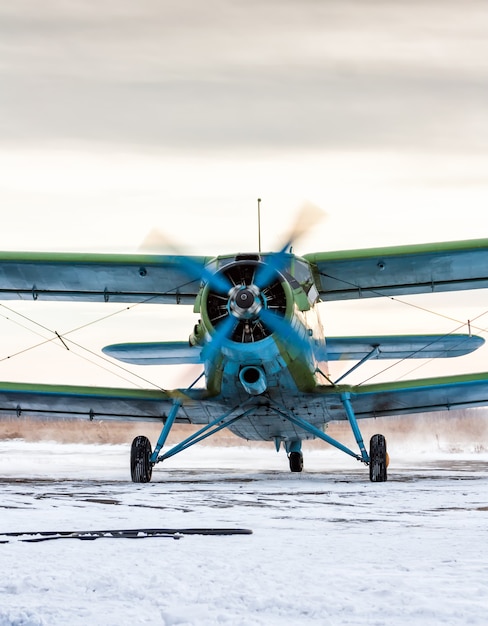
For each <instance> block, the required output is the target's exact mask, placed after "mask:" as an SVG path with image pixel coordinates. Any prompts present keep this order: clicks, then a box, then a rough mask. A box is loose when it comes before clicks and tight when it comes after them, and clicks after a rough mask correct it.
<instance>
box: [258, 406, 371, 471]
mask: <svg viewBox="0 0 488 626" xmlns="http://www.w3.org/2000/svg"><path fill="white" fill-rule="evenodd" d="M348 395H349V394H342V395H341V400H342V403H343V404H344V408H345V410H346V414H347V419H348V420H349V423H350V424H351V428H352V431H353V433H354V436H355V438H356V441H357V443H358V446H359V450H360V451H361V454H357V452H353V451H352V450H350V449H349V448H348V447H347V446H345V445H343V444H342V443H340V442H339V441H337V439H334V438H333V437H330V436H329V435H326V434H325V433H324V432H323V431H322V430H320V429H319V428H317V427H316V426H314V425H313V424H311V423H310V422H307V420H304V419H303V418H301V417H298V416H297V415H295V414H294V413H292V412H291V411H288V409H286V408H285V407H281V406H280V405H279V404H277V403H275V402H271V403H270V405H269V408H270V409H272V410H273V411H274V412H275V413H276V414H277V415H280V416H281V417H284V418H285V419H287V420H288V421H290V422H291V423H292V424H295V426H298V427H299V428H301V429H303V430H304V431H305V432H308V433H310V434H311V435H313V436H314V437H317V438H318V439H322V441H325V443H328V444H329V445H331V446H333V447H334V448H337V449H338V450H341V451H342V452H345V453H346V454H348V455H349V456H352V457H353V458H355V459H357V460H358V461H361V462H362V463H365V464H366V465H368V464H369V456H368V453H367V452H366V449H365V447H364V442H363V438H362V435H361V431H360V430H359V426H358V423H357V421H356V416H355V415H354V411H353V410H352V406H351V403H350V401H349V398H347V397H346V396H348Z"/></svg>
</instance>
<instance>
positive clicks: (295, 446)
mask: <svg viewBox="0 0 488 626" xmlns="http://www.w3.org/2000/svg"><path fill="white" fill-rule="evenodd" d="M285 449H286V452H287V453H288V454H290V452H301V451H302V440H301V439H295V440H294V441H287V442H286V443H285Z"/></svg>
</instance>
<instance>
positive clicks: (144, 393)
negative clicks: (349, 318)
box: [0, 372, 488, 424]
mask: <svg viewBox="0 0 488 626" xmlns="http://www.w3.org/2000/svg"><path fill="white" fill-rule="evenodd" d="M345 393H347V394H349V396H348V397H349V399H350V402H351V404H352V407H353V409H354V412H355V414H356V417H357V418H358V419H361V418H368V417H381V416H393V415H404V414H409V413H426V412H430V411H446V410H447V411H448V410H453V409H464V408H469V407H483V406H488V372H485V373H481V374H465V375H459V376H447V377H438V378H425V379H420V380H409V381H404V382H394V383H381V384H374V385H360V386H349V385H321V386H318V387H316V389H315V390H314V391H313V392H312V393H306V394H304V393H296V392H295V393H293V394H292V393H291V392H290V395H289V398H288V400H289V402H288V403H287V397H286V394H283V402H284V403H285V404H289V406H284V408H286V409H288V410H290V409H291V408H292V410H293V412H294V413H295V414H297V415H301V414H303V415H304V416H306V417H307V419H309V421H310V422H312V423H316V424H320V423H324V422H327V421H332V420H343V419H347V416H346V413H345V410H344V407H343V404H342V401H341V396H342V394H345ZM175 402H179V403H181V405H180V407H179V409H178V413H177V418H176V421H177V422H186V423H191V424H207V423H209V422H210V421H212V420H213V419H216V418H218V417H219V416H223V415H224V414H230V413H232V412H233V411H234V410H235V411H236V412H237V413H239V412H240V403H239V401H237V400H236V406H235V407H232V406H229V405H228V404H224V403H223V402H221V401H220V400H219V398H218V397H215V398H209V397H208V395H207V392H206V390H204V389H194V390H187V391H185V390H173V391H158V390H137V389H134V390H132V389H121V388H119V389H118V388H102V387H76V386H57V385H37V384H23V383H0V416H3V417H10V418H15V417H19V418H20V417H27V418H41V419H66V418H77V419H85V420H87V421H93V420H121V421H158V422H164V421H165V420H166V417H167V415H168V413H169V411H170V410H171V407H172V406H173V405H174V404H175ZM255 402H256V404H255V410H253V414H254V415H255V416H256V417H258V418H259V417H260V416H266V415H269V408H268V406H267V402H266V396H264V395H263V396H256V400H255ZM246 406H247V407H248V408H249V406H250V404H249V403H248V404H247V405H246ZM246 413H247V411H246Z"/></svg>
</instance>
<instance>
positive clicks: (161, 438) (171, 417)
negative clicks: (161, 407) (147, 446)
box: [150, 400, 181, 463]
mask: <svg viewBox="0 0 488 626" xmlns="http://www.w3.org/2000/svg"><path fill="white" fill-rule="evenodd" d="M180 406H181V400H175V402H174V404H173V406H172V407H171V411H170V412H169V415H168V417H167V419H166V422H165V424H164V428H163V430H162V431H161V434H160V435H159V439H158V442H157V444H156V447H155V448H154V450H153V453H152V454H151V458H150V461H151V463H157V462H158V455H159V453H160V451H161V448H162V447H163V446H164V444H165V443H166V439H167V438H168V435H169V432H170V430H171V428H172V427H173V424H174V423H175V419H176V414H177V413H178V410H179V408H180Z"/></svg>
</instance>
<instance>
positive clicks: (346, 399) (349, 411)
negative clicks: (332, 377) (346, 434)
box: [341, 392, 369, 463]
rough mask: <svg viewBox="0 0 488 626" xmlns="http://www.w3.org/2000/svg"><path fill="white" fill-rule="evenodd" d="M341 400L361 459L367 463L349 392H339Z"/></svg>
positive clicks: (367, 459)
mask: <svg viewBox="0 0 488 626" xmlns="http://www.w3.org/2000/svg"><path fill="white" fill-rule="evenodd" d="M341 401H342V404H343V405H344V408H345V409H346V415H347V419H348V420H349V424H350V425H351V428H352V432H353V433H354V437H355V438H356V441H357V444H358V446H359V449H360V450H361V456H362V460H363V461H364V462H365V463H369V454H368V453H367V451H366V448H365V447H364V441H363V436H362V435H361V431H360V429H359V426H358V422H357V419H356V415H355V414H354V409H353V408H352V404H351V394H350V393H349V392H346V393H341Z"/></svg>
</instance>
